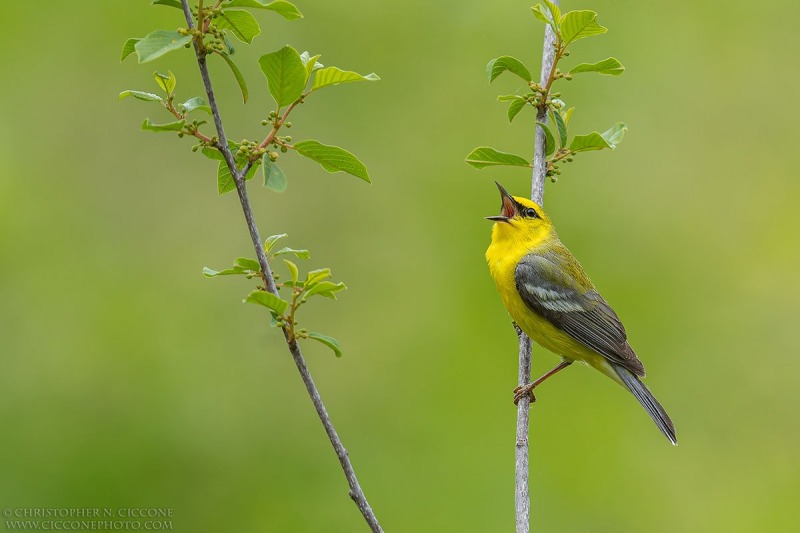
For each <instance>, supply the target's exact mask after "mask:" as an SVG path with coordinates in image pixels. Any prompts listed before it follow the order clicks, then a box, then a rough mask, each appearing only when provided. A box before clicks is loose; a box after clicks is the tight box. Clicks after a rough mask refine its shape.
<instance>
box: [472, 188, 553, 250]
mask: <svg viewBox="0 0 800 533" xmlns="http://www.w3.org/2000/svg"><path fill="white" fill-rule="evenodd" d="M495 184H496V185H497V188H498V189H499V190H500V198H501V199H502V202H503V203H502V205H501V207H500V214H499V215H497V216H493V217H486V219H487V220H493V221H494V227H493V228H492V243H500V242H502V241H511V242H513V243H514V244H517V245H523V246H527V247H529V248H532V247H534V246H537V245H539V244H540V243H542V242H543V241H545V240H547V239H549V238H550V237H553V236H555V230H554V229H553V223H552V222H550V217H548V216H547V214H546V213H545V212H544V210H542V208H541V206H539V204H537V203H536V202H534V201H532V200H529V199H527V198H523V197H521V196H511V195H510V194H508V191H506V190H505V189H504V188H503V186H502V185H500V184H499V183H497V182H495Z"/></svg>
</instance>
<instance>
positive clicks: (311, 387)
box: [181, 0, 383, 533]
mask: <svg viewBox="0 0 800 533" xmlns="http://www.w3.org/2000/svg"><path fill="white" fill-rule="evenodd" d="M181 4H182V6H183V14H184V16H185V18H186V24H187V25H188V27H189V28H190V29H194V20H193V19H192V12H191V10H190V9H189V2H188V0H181ZM199 38H200V39H202V37H199ZM194 51H195V55H196V56H197V66H198V67H199V69H200V77H201V78H202V80H203V86H204V87H205V90H206V96H207V97H208V105H209V107H211V114H212V116H213V117H214V124H215V126H216V128H217V136H218V138H219V144H218V145H217V149H219V151H220V152H221V153H222V155H223V157H224V158H225V163H226V164H227V165H228V169H229V170H230V172H231V176H233V180H234V182H235V183H236V192H237V193H238V194H239V202H240V203H241V205H242V211H243V212H244V217H245V220H246V221H247V228H248V230H249V231H250V238H251V239H252V241H253V247H254V249H255V252H256V255H257V257H258V263H259V265H260V266H261V272H262V278H263V280H264V287H265V288H266V290H267V291H269V292H271V293H273V294H276V295H277V293H278V289H277V287H276V286H275V278H274V277H273V275H272V270H271V269H270V266H269V263H268V261H267V256H266V253H265V252H264V246H263V245H262V243H261V237H260V236H259V234H258V227H257V226H256V223H255V219H254V217H253V210H252V209H251V207H250V200H249V199H248V197H247V188H246V185H245V179H244V177H245V175H246V173H247V169H248V168H249V165H248V166H247V167H246V168H245V169H242V170H241V171H240V170H238V169H237V168H236V161H235V159H234V156H233V154H232V153H231V151H230V148H229V147H228V142H227V138H226V136H225V129H224V128H223V126H222V118H221V115H220V113H219V107H218V106H217V100H216V98H215V96H214V89H213V87H212V85H211V78H210V76H209V74H208V66H207V65H206V53H205V51H204V50H203V49H202V48H201V46H200V44H199V43H198V39H197V38H196V39H195V40H194ZM287 114H288V113H287ZM283 334H284V336H285V337H286V345H287V346H288V348H289V352H290V353H291V354H292V358H293V359H294V362H295V365H296V366H297V370H298V371H299V372H300V376H301V377H302V379H303V383H304V384H305V386H306V390H307V391H308V395H309V396H310V397H311V402H312V403H313V404H314V408H315V409H316V411H317V414H318V415H319V418H320V421H321V422H322V425H323V427H324V428H325V433H327V434H328V438H329V439H330V441H331V445H332V446H333V449H334V451H335V452H336V456H337V457H338V458H339V464H341V466H342V470H344V475H345V477H346V478H347V483H348V484H349V485H350V498H352V499H353V501H354V502H355V503H356V505H357V506H358V509H359V510H360V511H361V514H362V515H363V516H364V520H366V522H367V524H368V525H369V527H370V529H371V530H372V531H373V533H382V532H383V529H381V526H380V524H379V523H378V519H377V518H376V517H375V513H373V511H372V508H371V507H370V505H369V502H368V501H367V498H366V496H364V491H363V490H361V485H360V484H359V482H358V478H357V477H356V473H355V470H354V469H353V465H352V463H351V462H350V458H349V456H348V453H347V450H346V449H345V447H344V445H343V444H342V441H341V439H340V438H339V435H338V434H337V433H336V429H335V428H334V427H333V423H332V422H331V419H330V416H328V411H327V410H326V409H325V404H324V403H323V402H322V398H321V397H320V395H319V391H318V390H317V387H316V385H315V384H314V380H313V379H312V378H311V373H310V372H309V370H308V366H306V362H305V359H304V358H303V353H302V352H301V350H300V347H299V346H298V345H297V341H296V340H294V339H290V336H289V331H288V330H287V329H286V328H284V329H283Z"/></svg>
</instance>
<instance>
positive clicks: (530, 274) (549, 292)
mask: <svg viewBox="0 0 800 533" xmlns="http://www.w3.org/2000/svg"><path fill="white" fill-rule="evenodd" d="M560 252H561V253H554V252H550V253H546V254H543V255H536V254H530V255H527V256H525V257H523V258H522V260H521V261H520V262H519V264H518V265H517V268H516V270H515V273H514V274H515V280H516V285H517V291H518V292H519V294H520V296H521V297H522V300H523V301H524V302H525V304H526V305H527V306H528V307H529V308H530V309H531V310H532V311H534V312H535V313H537V314H538V315H539V316H541V317H543V318H544V319H545V320H547V321H549V322H550V323H551V324H553V325H554V326H555V327H557V328H558V329H560V330H561V331H563V332H565V333H566V334H567V335H569V336H570V337H572V338H573V339H575V340H576V341H578V342H579V343H581V344H583V345H584V346H586V347H587V348H589V349H591V350H593V351H595V352H597V353H598V354H600V355H602V356H603V357H605V358H606V359H608V360H609V361H611V362H612V363H616V364H618V365H622V366H623V367H625V368H627V369H628V370H630V371H631V372H633V373H634V374H636V375H639V376H644V366H643V365H642V363H641V361H639V359H638V358H637V357H636V354H635V353H634V352H633V349H632V348H631V347H630V345H629V344H628V340H627V335H626V333H625V327H624V326H623V325H622V322H620V320H619V317H617V314H616V313H615V312H614V310H613V309H611V306H610V305H608V303H606V301H605V300H604V299H603V297H602V296H600V294H599V293H598V292H597V290H596V289H595V288H594V287H593V286H592V285H591V282H590V281H589V278H588V277H586V275H585V274H584V273H583V270H581V269H580V266H578V271H577V272H573V271H571V270H570V269H569V268H567V265H568V264H571V263H572V261H574V264H577V261H575V260H574V258H573V260H572V261H569V258H570V257H571V255H570V253H569V251H567V250H566V249H563V250H560ZM568 261H569V263H568ZM573 270H574V268H573ZM576 276H580V278H578V277H576ZM587 289H588V290H587Z"/></svg>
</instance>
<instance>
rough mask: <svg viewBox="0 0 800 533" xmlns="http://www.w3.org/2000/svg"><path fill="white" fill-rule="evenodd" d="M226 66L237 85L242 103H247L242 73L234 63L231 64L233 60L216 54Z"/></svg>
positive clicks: (226, 55) (224, 55)
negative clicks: (240, 92)
mask: <svg viewBox="0 0 800 533" xmlns="http://www.w3.org/2000/svg"><path fill="white" fill-rule="evenodd" d="M218 55H219V56H220V57H221V58H222V59H224V60H225V62H226V63H227V64H228V66H229V67H230V68H231V72H233V77H234V78H236V83H238V84H239V89H240V90H241V91H242V100H243V101H244V103H245V104H246V103H247V96H248V94H247V83H246V82H245V81H244V76H242V71H241V70H239V67H237V66H236V63H234V62H233V59H231V57H230V56H229V55H228V54H218Z"/></svg>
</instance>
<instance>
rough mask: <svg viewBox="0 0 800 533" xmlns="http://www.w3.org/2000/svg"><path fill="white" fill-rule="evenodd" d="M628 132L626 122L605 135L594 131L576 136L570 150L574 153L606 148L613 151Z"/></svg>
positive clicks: (619, 123)
mask: <svg viewBox="0 0 800 533" xmlns="http://www.w3.org/2000/svg"><path fill="white" fill-rule="evenodd" d="M627 130H628V126H626V125H625V123H624V122H617V123H616V124H614V125H613V126H611V127H610V128H609V129H608V130H606V131H604V132H603V133H598V132H596V131H593V132H592V133H589V134H587V135H576V136H575V137H573V138H572V142H571V143H570V144H569V149H570V150H572V151H574V152H588V151H590V150H602V149H604V148H611V149H612V150H613V149H614V148H616V147H617V145H618V144H619V143H620V142H621V141H622V137H623V136H624V135H625V132H626V131H627Z"/></svg>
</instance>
